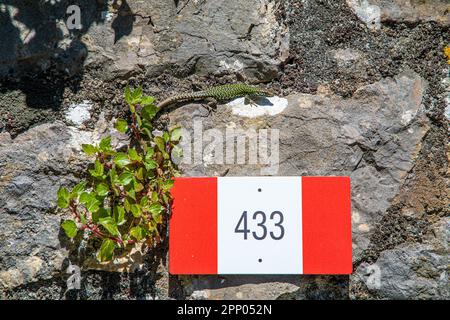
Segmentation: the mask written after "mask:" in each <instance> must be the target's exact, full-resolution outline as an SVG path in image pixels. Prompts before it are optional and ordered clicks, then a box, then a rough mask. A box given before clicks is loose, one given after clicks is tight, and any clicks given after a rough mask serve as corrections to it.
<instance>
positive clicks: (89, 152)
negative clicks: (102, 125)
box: [81, 144, 98, 155]
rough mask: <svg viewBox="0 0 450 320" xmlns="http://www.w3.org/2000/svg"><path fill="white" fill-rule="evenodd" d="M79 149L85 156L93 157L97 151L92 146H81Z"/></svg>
mask: <svg viewBox="0 0 450 320" xmlns="http://www.w3.org/2000/svg"><path fill="white" fill-rule="evenodd" d="M81 148H82V149H83V151H84V153H86V154H87V155H93V154H95V153H96V152H97V151H98V149H97V148H96V147H94V146H93V145H92V144H82V145H81Z"/></svg>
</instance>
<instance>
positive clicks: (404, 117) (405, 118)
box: [401, 110, 416, 126]
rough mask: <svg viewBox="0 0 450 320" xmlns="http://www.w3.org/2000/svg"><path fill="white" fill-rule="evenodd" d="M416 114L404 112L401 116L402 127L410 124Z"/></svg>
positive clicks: (408, 111)
mask: <svg viewBox="0 0 450 320" xmlns="http://www.w3.org/2000/svg"><path fill="white" fill-rule="evenodd" d="M415 115H416V112H414V111H412V110H406V111H405V112H404V113H403V114H402V120H401V122H402V124H403V125H405V126H406V125H407V124H408V123H410V122H411V120H412V119H413V118H414V117H415Z"/></svg>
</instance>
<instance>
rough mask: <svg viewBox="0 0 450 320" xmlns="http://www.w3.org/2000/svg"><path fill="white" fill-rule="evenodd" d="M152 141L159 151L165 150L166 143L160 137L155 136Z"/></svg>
mask: <svg viewBox="0 0 450 320" xmlns="http://www.w3.org/2000/svg"><path fill="white" fill-rule="evenodd" d="M154 141H155V143H156V145H157V146H158V149H159V150H160V151H161V152H166V143H165V142H164V139H163V138H162V137H155V139H154Z"/></svg>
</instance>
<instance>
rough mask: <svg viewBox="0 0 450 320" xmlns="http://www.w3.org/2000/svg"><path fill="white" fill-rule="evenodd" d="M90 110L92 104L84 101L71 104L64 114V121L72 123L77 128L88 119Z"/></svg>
mask: <svg viewBox="0 0 450 320" xmlns="http://www.w3.org/2000/svg"><path fill="white" fill-rule="evenodd" d="M91 108H92V102H90V101H88V100H84V101H83V102H82V103H79V104H75V103H74V104H71V105H70V106H69V110H67V112H66V119H67V120H69V121H71V122H73V124H74V125H75V126H77V127H79V126H81V125H82V124H83V122H85V121H86V120H89V119H90V117H91V114H90V110H91Z"/></svg>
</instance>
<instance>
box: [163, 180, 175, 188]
mask: <svg viewBox="0 0 450 320" xmlns="http://www.w3.org/2000/svg"><path fill="white" fill-rule="evenodd" d="M173 182H174V181H173V180H167V181H166V182H164V187H163V188H164V190H170V189H172V187H173Z"/></svg>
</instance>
